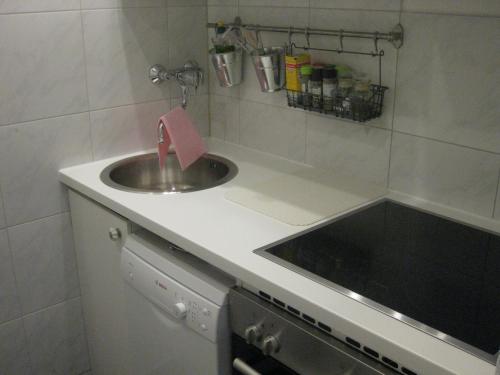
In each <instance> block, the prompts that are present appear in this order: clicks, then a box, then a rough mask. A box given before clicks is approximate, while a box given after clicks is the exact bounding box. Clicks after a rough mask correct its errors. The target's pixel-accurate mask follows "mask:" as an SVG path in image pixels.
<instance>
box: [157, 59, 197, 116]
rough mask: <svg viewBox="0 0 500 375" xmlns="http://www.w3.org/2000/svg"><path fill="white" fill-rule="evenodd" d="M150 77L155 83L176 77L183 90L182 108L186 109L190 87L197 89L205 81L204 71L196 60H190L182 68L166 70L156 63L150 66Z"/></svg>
mask: <svg viewBox="0 0 500 375" xmlns="http://www.w3.org/2000/svg"><path fill="white" fill-rule="evenodd" d="M149 79H150V80H151V83H153V84H155V85H159V84H161V83H162V82H163V81H166V80H170V79H175V81H176V82H177V83H178V84H179V85H180V87H181V90H182V108H184V109H186V107H187V101H188V97H189V88H190V87H194V89H195V90H196V89H197V88H198V86H199V85H200V84H201V83H202V82H203V71H202V70H201V68H200V67H199V65H198V63H197V62H196V61H188V62H187V63H185V64H184V66H183V67H182V68H180V69H172V70H166V69H165V68H164V67H163V66H162V65H159V64H156V65H153V66H152V67H151V68H149Z"/></svg>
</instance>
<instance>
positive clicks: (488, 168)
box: [390, 133, 500, 217]
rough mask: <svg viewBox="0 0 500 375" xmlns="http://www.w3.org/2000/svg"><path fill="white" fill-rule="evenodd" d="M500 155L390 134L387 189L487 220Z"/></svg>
mask: <svg viewBox="0 0 500 375" xmlns="http://www.w3.org/2000/svg"><path fill="white" fill-rule="evenodd" d="M499 170H500V155H495V154H491V153H487V152H481V151H476V150H472V149H469V148H464V147H460V146H454V145H450V144H447V143H442V142H438V141H432V140H428V139H424V138H419V137H415V136H411V135H405V134H400V133H394V135H393V140H392V152H391V171H390V187H391V189H394V190H397V191H401V192H403V193H407V194H410V195H414V196H417V197H421V198H424V199H427V200H430V201H433V202H437V203H441V204H444V205H447V206H451V207H454V208H458V209H461V210H465V211H468V212H471V213H475V214H478V215H481V216H487V217H491V215H492V213H493V204H494V200H495V194H496V191H497V182H498V173H499Z"/></svg>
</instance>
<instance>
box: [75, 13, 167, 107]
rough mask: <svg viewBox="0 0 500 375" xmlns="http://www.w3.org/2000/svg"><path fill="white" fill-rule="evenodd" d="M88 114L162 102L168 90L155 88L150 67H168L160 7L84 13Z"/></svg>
mask: <svg viewBox="0 0 500 375" xmlns="http://www.w3.org/2000/svg"><path fill="white" fill-rule="evenodd" d="M82 16H83V25H84V37H85V51H86V56H87V84H88V91H89V101H90V107H91V109H102V108H109V107H116V106H119V105H126V104H134V103H141V102H147V101H154V100H160V99H163V98H168V97H169V90H168V87H169V85H167V84H163V85H161V86H155V85H153V84H151V82H150V81H149V79H148V78H147V74H148V70H149V67H150V66H151V65H153V64H163V65H164V66H166V67H168V66H167V65H168V41H167V39H168V38H167V23H166V18H167V16H166V13H165V9H164V8H134V9H133V8H128V9H104V10H91V11H83V12H82Z"/></svg>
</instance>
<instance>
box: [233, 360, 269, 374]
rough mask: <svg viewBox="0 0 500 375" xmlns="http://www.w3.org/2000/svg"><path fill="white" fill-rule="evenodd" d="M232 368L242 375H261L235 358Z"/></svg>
mask: <svg viewBox="0 0 500 375" xmlns="http://www.w3.org/2000/svg"><path fill="white" fill-rule="evenodd" d="M233 367H234V369H235V370H238V371H239V372H241V373H242V374H243V375H262V374H261V373H260V372H258V371H256V370H254V369H253V368H252V367H251V366H250V365H248V364H247V363H246V362H245V361H243V360H242V359H239V358H235V360H234V361H233Z"/></svg>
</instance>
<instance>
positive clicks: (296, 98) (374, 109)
mask: <svg viewBox="0 0 500 375" xmlns="http://www.w3.org/2000/svg"><path fill="white" fill-rule="evenodd" d="M370 88H371V95H369V98H368V99H361V98H351V97H345V96H336V97H329V96H319V95H313V94H310V93H303V92H300V91H292V90H287V93H286V94H287V100H288V106H289V107H294V108H302V109H304V110H307V111H313V112H318V113H324V114H327V115H332V116H335V117H340V118H343V119H347V120H352V121H357V122H366V121H369V120H372V119H374V118H377V117H380V115H381V114H382V107H383V104H384V94H385V91H386V90H387V87H385V86H379V85H371V86H370Z"/></svg>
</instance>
